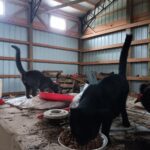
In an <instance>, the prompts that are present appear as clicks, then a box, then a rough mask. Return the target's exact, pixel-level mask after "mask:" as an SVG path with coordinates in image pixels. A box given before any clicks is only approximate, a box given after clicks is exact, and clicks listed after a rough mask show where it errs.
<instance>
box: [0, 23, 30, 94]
mask: <svg viewBox="0 0 150 150" xmlns="http://www.w3.org/2000/svg"><path fill="white" fill-rule="evenodd" d="M0 38H7V39H15V40H21V41H27V29H26V28H23V27H20V26H15V25H10V24H6V23H0ZM11 45H17V46H18V47H20V49H21V57H22V58H27V45H23V44H15V43H10V42H0V56H2V57H15V50H14V49H13V48H12V47H11ZM22 64H23V67H24V69H27V62H22ZM0 66H1V69H0V74H1V75H19V72H18V70H17V67H16V63H15V61H9V60H0ZM2 80H3V92H14V91H24V87H23V84H22V82H21V80H20V79H14V78H12V79H11V78H8V79H2Z"/></svg>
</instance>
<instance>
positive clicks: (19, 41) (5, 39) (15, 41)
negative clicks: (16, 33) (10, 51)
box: [0, 38, 29, 45]
mask: <svg viewBox="0 0 150 150" xmlns="http://www.w3.org/2000/svg"><path fill="white" fill-rule="evenodd" d="M0 41H1V42H8V43H15V44H24V45H29V42H27V41H21V40H14V39H8V38H0Z"/></svg>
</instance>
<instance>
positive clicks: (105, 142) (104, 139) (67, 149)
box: [58, 133, 108, 150]
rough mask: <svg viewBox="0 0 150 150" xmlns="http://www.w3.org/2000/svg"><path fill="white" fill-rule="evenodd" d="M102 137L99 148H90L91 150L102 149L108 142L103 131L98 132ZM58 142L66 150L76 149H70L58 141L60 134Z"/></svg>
mask: <svg viewBox="0 0 150 150" xmlns="http://www.w3.org/2000/svg"><path fill="white" fill-rule="evenodd" d="M100 135H101V137H102V139H103V144H102V146H101V147H100V148H97V149H91V150H104V149H105V148H106V146H107V143H108V139H107V137H106V136H105V135H104V134H103V133H100ZM58 143H59V144H60V145H61V146H62V147H63V148H65V149H66V150H76V149H72V148H69V147H67V146H65V145H64V144H62V143H61V141H60V136H59V137H58Z"/></svg>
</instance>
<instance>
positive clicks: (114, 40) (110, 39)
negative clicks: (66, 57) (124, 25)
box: [83, 31, 126, 49]
mask: <svg viewBox="0 0 150 150" xmlns="http://www.w3.org/2000/svg"><path fill="white" fill-rule="evenodd" d="M125 36H126V32H125V31H120V32H116V33H111V34H106V35H102V36H98V37H95V38H92V39H87V40H84V41H83V48H84V49H86V48H98V47H101V46H108V45H112V44H118V43H123V42H124V40H125Z"/></svg>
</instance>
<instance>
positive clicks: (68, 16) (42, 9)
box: [7, 0, 79, 22]
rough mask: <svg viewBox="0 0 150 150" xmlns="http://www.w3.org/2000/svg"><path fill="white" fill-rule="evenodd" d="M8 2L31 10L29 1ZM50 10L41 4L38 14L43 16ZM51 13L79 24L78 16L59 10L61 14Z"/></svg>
mask: <svg viewBox="0 0 150 150" xmlns="http://www.w3.org/2000/svg"><path fill="white" fill-rule="evenodd" d="M7 2H9V3H12V4H15V5H18V6H21V7H27V8H29V4H28V0H21V1H20V0H7ZM49 9H50V7H46V6H45V5H43V4H41V5H40V8H39V11H38V13H37V14H41V13H43V12H45V10H49ZM50 13H51V14H55V15H58V16H61V17H64V18H66V19H69V20H73V21H76V22H79V19H78V17H77V16H75V15H71V14H69V13H66V12H64V11H61V10H59V12H58V11H57V12H55V11H53V12H50Z"/></svg>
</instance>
